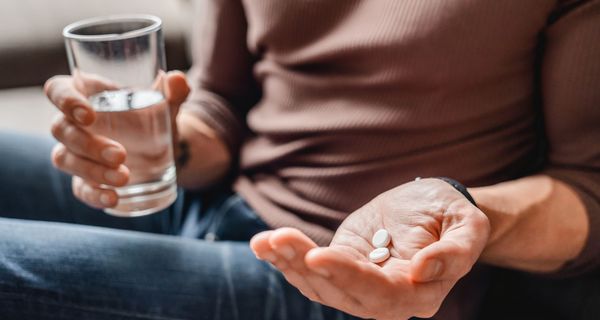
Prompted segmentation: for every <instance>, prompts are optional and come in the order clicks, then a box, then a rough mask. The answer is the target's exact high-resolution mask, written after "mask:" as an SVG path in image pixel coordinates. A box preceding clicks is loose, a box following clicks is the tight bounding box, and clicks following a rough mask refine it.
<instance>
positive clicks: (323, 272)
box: [313, 268, 331, 278]
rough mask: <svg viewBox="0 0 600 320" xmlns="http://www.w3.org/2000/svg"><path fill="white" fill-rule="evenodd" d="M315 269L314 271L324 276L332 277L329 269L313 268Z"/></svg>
mask: <svg viewBox="0 0 600 320" xmlns="http://www.w3.org/2000/svg"><path fill="white" fill-rule="evenodd" d="M313 271H314V272H316V273H318V274H319V275H321V276H322V277H325V278H329V277H331V273H329V271H327V270H325V269H322V268H316V269H313Z"/></svg>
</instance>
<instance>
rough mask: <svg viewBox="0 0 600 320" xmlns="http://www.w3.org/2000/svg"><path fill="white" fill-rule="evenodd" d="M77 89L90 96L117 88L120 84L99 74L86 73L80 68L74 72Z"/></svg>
mask: <svg viewBox="0 0 600 320" xmlns="http://www.w3.org/2000/svg"><path fill="white" fill-rule="evenodd" d="M73 82H74V85H75V89H77V90H78V91H79V92H81V93H83V95H85V96H87V97H89V96H92V95H95V94H97V93H100V92H102V91H110V90H117V89H119V86H118V85H117V84H116V83H114V82H113V81H111V80H109V79H107V78H104V77H102V76H100V75H98V74H93V73H85V72H82V71H79V70H75V71H74V72H73Z"/></svg>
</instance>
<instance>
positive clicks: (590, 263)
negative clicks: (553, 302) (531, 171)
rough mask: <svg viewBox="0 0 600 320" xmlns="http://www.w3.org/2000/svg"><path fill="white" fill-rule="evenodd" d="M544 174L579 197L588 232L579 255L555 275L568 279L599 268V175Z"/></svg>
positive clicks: (554, 171) (561, 171)
mask: <svg viewBox="0 0 600 320" xmlns="http://www.w3.org/2000/svg"><path fill="white" fill-rule="evenodd" d="M544 173H545V174H547V175H549V176H551V177H553V178H555V179H557V180H560V181H562V182H564V183H566V184H568V185H569V186H570V187H571V188H572V189H573V190H574V191H575V192H576V193H577V195H578V196H579V198H580V199H581V201H582V203H583V204H584V206H585V208H586V212H587V217H588V222H589V231H588V238H587V241H586V244H585V246H584V248H583V250H582V251H581V253H580V254H579V255H578V256H577V257H576V258H575V259H573V260H571V261H570V262H568V263H567V264H565V265H564V266H563V267H562V268H561V269H560V270H559V271H558V272H557V273H556V274H555V275H556V276H558V277H570V276H576V275H580V274H583V273H586V272H588V271H590V270H593V269H596V268H598V267H599V266H600V194H598V190H600V185H598V184H599V181H600V175H598V174H596V173H594V172H585V171H584V172H582V171H579V170H570V169H554V168H553V169H549V170H546V171H545V172H544Z"/></svg>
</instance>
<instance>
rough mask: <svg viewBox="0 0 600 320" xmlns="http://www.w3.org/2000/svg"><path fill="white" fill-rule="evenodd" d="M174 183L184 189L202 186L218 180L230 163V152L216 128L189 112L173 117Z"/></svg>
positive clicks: (202, 187)
mask: <svg viewBox="0 0 600 320" xmlns="http://www.w3.org/2000/svg"><path fill="white" fill-rule="evenodd" d="M177 126H178V132H177V135H178V137H179V139H178V141H177V142H176V149H177V150H176V153H175V156H176V160H177V165H178V167H177V169H178V172H180V173H181V174H178V183H179V184H180V185H181V186H182V187H184V188H187V189H204V188H206V187H209V186H212V185H213V184H215V183H217V182H218V181H220V180H221V179H222V178H223V177H224V176H225V175H226V174H227V172H228V170H229V168H230V166H231V161H232V159H231V155H230V153H229V150H228V149H227V147H226V146H225V143H224V142H223V141H222V140H221V139H220V138H219V136H218V135H217V133H216V131H215V130H213V129H212V128H210V127H209V126H208V125H207V124H205V123H204V122H203V121H202V120H200V119H199V118H198V117H197V116H195V115H194V114H192V113H189V112H185V111H184V110H182V112H181V113H179V115H178V116H177Z"/></svg>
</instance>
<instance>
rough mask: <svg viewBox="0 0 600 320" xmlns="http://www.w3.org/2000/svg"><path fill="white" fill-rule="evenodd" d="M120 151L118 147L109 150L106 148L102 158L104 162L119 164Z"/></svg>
mask: <svg viewBox="0 0 600 320" xmlns="http://www.w3.org/2000/svg"><path fill="white" fill-rule="evenodd" d="M120 155H121V154H120V150H119V149H117V148H116V147H112V146H111V147H108V148H104V150H102V158H104V160H106V161H109V162H117V161H119V160H120V159H119V156H120Z"/></svg>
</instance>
